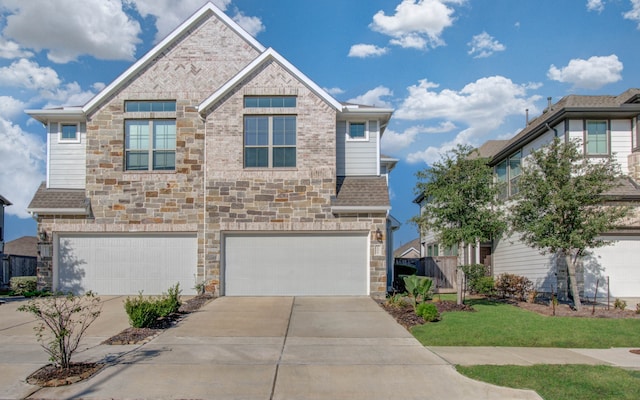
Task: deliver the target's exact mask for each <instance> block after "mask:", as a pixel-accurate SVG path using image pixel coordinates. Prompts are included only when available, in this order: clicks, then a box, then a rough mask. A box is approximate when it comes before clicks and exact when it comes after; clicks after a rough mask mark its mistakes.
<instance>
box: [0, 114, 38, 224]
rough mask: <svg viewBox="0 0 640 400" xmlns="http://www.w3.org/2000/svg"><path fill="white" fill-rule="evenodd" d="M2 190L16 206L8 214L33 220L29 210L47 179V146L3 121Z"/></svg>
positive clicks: (0, 151) (0, 150)
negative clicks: (42, 183) (32, 199)
mask: <svg viewBox="0 0 640 400" xmlns="http://www.w3.org/2000/svg"><path fill="white" fill-rule="evenodd" d="M0 160H2V168H0V187H1V188H3V193H2V195H3V196H5V197H6V198H7V199H8V200H9V201H11V202H12V203H13V205H12V206H11V207H7V208H5V212H6V213H7V214H11V215H15V216H17V217H19V218H30V215H29V214H28V213H27V211H26V208H27V206H28V205H29V203H30V202H31V198H32V197H33V194H34V193H35V192H36V190H37V188H38V186H39V185H40V183H41V182H42V181H43V180H44V173H43V171H44V161H45V143H44V142H43V141H42V139H40V137H38V136H37V135H34V134H31V133H27V132H24V131H22V129H20V127H19V126H16V125H13V124H12V123H11V122H9V121H7V120H5V119H2V118H0Z"/></svg>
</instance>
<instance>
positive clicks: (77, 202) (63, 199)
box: [27, 182, 87, 213]
mask: <svg viewBox="0 0 640 400" xmlns="http://www.w3.org/2000/svg"><path fill="white" fill-rule="evenodd" d="M86 208H87V203H86V196H85V193H84V189H47V187H46V185H45V183H44V182H43V183H42V184H41V185H40V187H39V188H38V191H36V194H35V195H34V196H33V199H32V200H31V203H30V204H29V207H27V209H28V210H31V211H36V212H40V213H42V211H43V210H56V209H58V210H67V211H69V210H77V211H80V210H85V209H86Z"/></svg>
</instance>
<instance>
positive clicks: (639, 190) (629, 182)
mask: <svg viewBox="0 0 640 400" xmlns="http://www.w3.org/2000/svg"><path fill="white" fill-rule="evenodd" d="M604 195H605V196H612V197H614V198H619V199H620V200H624V199H629V198H640V186H638V184H637V183H636V182H635V181H634V180H633V179H631V178H628V177H624V178H621V179H620V180H619V181H618V185H617V186H615V187H613V188H611V189H609V190H608V191H607V192H605V193H604Z"/></svg>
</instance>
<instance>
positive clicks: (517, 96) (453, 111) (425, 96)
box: [395, 76, 538, 129]
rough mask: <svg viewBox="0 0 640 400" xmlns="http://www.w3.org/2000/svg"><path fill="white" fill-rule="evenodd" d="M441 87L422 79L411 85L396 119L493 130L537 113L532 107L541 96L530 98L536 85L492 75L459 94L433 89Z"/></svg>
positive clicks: (452, 91) (464, 88)
mask: <svg viewBox="0 0 640 400" xmlns="http://www.w3.org/2000/svg"><path fill="white" fill-rule="evenodd" d="M438 86H439V85H437V84H435V83H433V82H429V81H427V80H426V79H424V80H421V81H420V82H419V83H418V84H417V85H413V86H410V87H409V88H408V90H409V96H408V97H407V98H406V99H405V100H404V101H403V103H402V105H401V106H400V108H399V109H398V111H396V113H395V118H399V119H408V120H417V119H445V120H450V121H460V122H464V123H466V124H468V125H474V124H477V125H479V126H482V127H484V129H493V128H495V127H497V126H499V125H500V124H502V122H503V121H504V119H505V118H506V117H507V116H510V115H514V114H521V115H524V112H525V109H527V108H529V110H530V111H532V112H534V113H535V112H536V111H534V110H535V106H534V105H533V104H532V103H533V102H534V101H535V100H537V99H538V96H532V97H529V98H527V97H526V94H527V90H529V89H530V88H532V87H537V86H536V85H535V84H533V85H532V84H527V85H519V84H515V83H513V82H512V81H511V80H510V79H508V78H505V77H503V76H491V77H487V78H481V79H478V80H477V81H475V82H472V83H469V84H467V85H466V86H465V87H463V88H462V89H461V90H460V91H455V90H451V89H443V90H442V91H440V92H437V91H434V90H432V89H435V88H437V87H438Z"/></svg>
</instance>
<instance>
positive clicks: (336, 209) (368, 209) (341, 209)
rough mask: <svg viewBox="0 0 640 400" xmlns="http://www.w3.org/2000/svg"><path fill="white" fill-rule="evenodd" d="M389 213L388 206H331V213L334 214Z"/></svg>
mask: <svg viewBox="0 0 640 400" xmlns="http://www.w3.org/2000/svg"><path fill="white" fill-rule="evenodd" d="M389 211H391V207H389V206H382V207H381V206H332V207H331V212H332V213H334V214H347V213H388V212H389Z"/></svg>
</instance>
